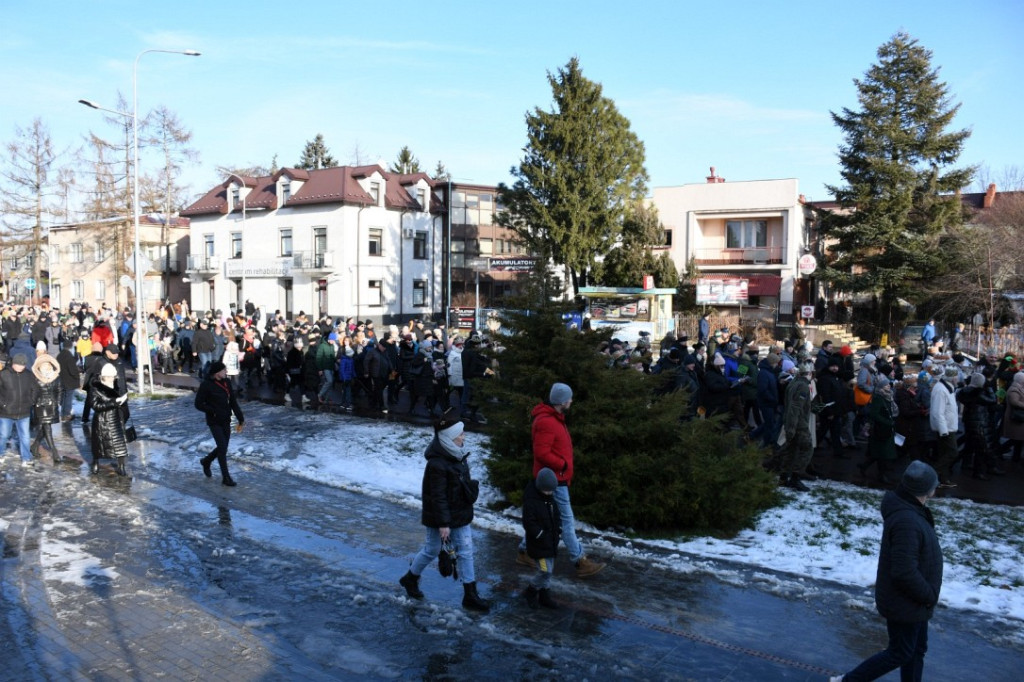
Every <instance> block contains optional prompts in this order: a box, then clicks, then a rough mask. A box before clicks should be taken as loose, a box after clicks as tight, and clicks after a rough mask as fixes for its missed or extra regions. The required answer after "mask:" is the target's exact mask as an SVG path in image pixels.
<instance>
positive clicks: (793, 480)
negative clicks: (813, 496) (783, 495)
mask: <svg viewBox="0 0 1024 682" xmlns="http://www.w3.org/2000/svg"><path fill="white" fill-rule="evenodd" d="M786 485H787V486H788V487H790V488H792V489H793V490H798V491H800V492H802V493H806V492H808V491H810V488H808V487H807V486H805V485H804V482H803V481H801V480H800V475H799V474H790V475H789V481H788V482H787V483H786Z"/></svg>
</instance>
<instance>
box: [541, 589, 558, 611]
mask: <svg viewBox="0 0 1024 682" xmlns="http://www.w3.org/2000/svg"><path fill="white" fill-rule="evenodd" d="M537 601H539V602H540V605H541V606H543V607H544V608H546V609H557V608H558V604H557V603H556V602H555V600H554V599H552V598H551V590H549V589H548V588H546V587H545V588H544V589H543V590H540V595H539V598H538V600H537Z"/></svg>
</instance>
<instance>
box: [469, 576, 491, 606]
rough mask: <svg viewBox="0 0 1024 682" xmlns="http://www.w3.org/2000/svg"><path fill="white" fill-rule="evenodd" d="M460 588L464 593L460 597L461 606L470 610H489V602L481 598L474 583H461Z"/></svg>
mask: <svg viewBox="0 0 1024 682" xmlns="http://www.w3.org/2000/svg"><path fill="white" fill-rule="evenodd" d="M462 590H463V592H465V595H464V596H463V597H462V606H463V607H464V608H467V609H469V610H470V611H479V612H480V613H488V612H489V611H490V610H491V603H490V602H489V601H487V600H485V599H482V598H481V597H480V595H479V594H477V591H476V583H475V582H472V583H462Z"/></svg>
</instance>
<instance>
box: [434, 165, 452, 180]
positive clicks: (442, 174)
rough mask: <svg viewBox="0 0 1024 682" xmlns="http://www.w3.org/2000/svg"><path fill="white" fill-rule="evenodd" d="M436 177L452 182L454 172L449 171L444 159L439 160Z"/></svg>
mask: <svg viewBox="0 0 1024 682" xmlns="http://www.w3.org/2000/svg"><path fill="white" fill-rule="evenodd" d="M434 179H435V180H441V181H442V182H450V181H451V179H452V174H451V173H449V172H448V168H447V166H445V165H444V162H443V161H440V160H439V161H438V162H437V167H436V168H434Z"/></svg>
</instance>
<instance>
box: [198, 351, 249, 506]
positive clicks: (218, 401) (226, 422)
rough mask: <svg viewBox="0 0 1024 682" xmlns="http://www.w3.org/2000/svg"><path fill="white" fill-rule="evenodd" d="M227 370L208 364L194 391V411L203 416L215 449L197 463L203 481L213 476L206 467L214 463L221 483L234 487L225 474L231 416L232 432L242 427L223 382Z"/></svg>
mask: <svg viewBox="0 0 1024 682" xmlns="http://www.w3.org/2000/svg"><path fill="white" fill-rule="evenodd" d="M227 374H228V370H227V368H226V367H225V366H224V363H223V362H213V363H211V364H210V365H209V371H208V373H207V376H206V379H204V380H203V383H201V384H200V385H199V389H198V390H197V391H196V399H195V406H196V409H197V410H199V411H200V412H202V413H204V414H205V415H206V426H207V427H208V428H209V429H210V435H212V436H213V442H214V444H215V445H216V447H215V448H214V449H213V450H212V451H211V452H210V454H208V455H206V456H205V457H203V458H202V459H200V460H199V463H200V464H201V465H202V467H203V475H204V476H206V477H207V478H210V477H212V476H213V472H212V471H211V469H210V466H211V465H212V464H213V462H214V460H216V461H217V465H218V466H219V467H220V476H221V484H222V485H226V486H229V487H233V486H235V485H237V484H236V483H235V481H234V479H233V478H231V474H230V473H228V444H229V443H230V441H231V415H232V414H234V415H235V419H236V420H237V425H236V426H235V430H236V431H237V432H239V433H241V431H242V428H243V427H244V426H245V415H244V414H242V408H241V407H240V406H239V405H238V398H237V397H236V395H235V389H234V387H232V385H231V382H230V381H228V379H227Z"/></svg>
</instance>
